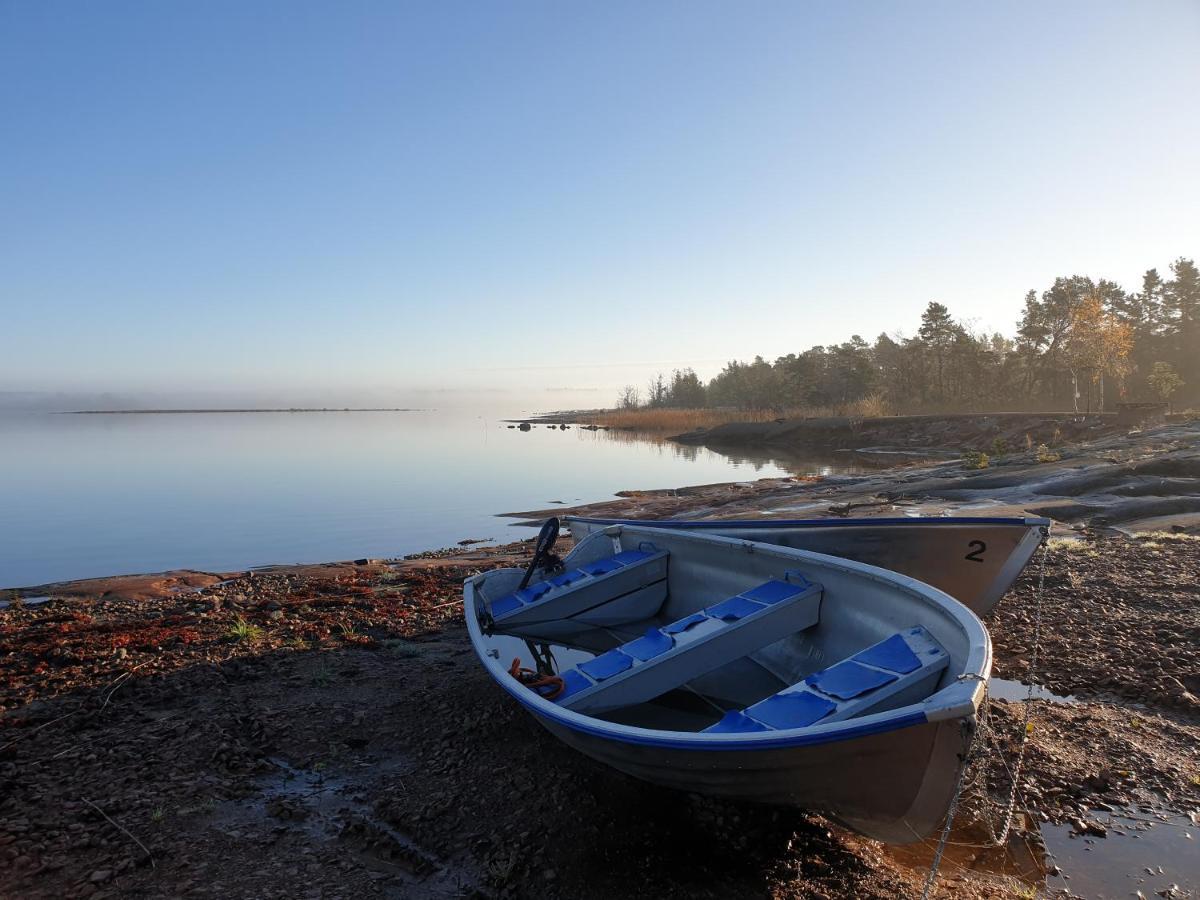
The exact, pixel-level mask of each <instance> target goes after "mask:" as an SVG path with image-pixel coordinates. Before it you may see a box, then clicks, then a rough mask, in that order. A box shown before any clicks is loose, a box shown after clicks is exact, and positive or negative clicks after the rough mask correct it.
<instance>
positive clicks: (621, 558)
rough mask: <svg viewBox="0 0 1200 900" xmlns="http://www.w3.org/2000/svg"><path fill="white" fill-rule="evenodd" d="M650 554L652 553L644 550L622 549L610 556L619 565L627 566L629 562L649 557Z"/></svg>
mask: <svg viewBox="0 0 1200 900" xmlns="http://www.w3.org/2000/svg"><path fill="white" fill-rule="evenodd" d="M651 555H652V554H650V553H648V552H647V551H645V550H622V551H621V552H620V553H618V554H617V555H616V556H614V557H612V558H613V559H614V560H615V561H616V562H618V563H620V564H621V565H623V566H627V565H629V564H630V563H635V562H640V561H641V560H643V559H649V558H650V556H651Z"/></svg>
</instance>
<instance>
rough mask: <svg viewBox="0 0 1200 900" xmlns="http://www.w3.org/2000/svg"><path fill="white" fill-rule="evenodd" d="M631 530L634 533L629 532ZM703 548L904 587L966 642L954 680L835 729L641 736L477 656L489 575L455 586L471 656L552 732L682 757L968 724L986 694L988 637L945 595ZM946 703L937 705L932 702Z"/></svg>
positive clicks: (788, 554) (883, 574) (766, 547)
mask: <svg viewBox="0 0 1200 900" xmlns="http://www.w3.org/2000/svg"><path fill="white" fill-rule="evenodd" d="M612 524H615V525H620V526H621V527H622V528H624V527H631V526H626V525H625V524H624V523H612ZM632 527H633V529H634V530H635V531H636V530H639V529H638V528H637V526H632ZM696 537H698V538H701V539H703V540H705V541H717V542H721V543H725V544H732V545H734V546H738V547H741V548H742V549H744V550H745V551H746V552H749V553H756V554H764V553H765V554H768V555H771V556H778V557H780V558H782V559H785V560H795V559H797V558H800V557H803V558H806V559H811V560H813V561H815V562H818V563H820V564H822V565H826V566H831V567H834V568H840V569H843V570H844V571H849V572H855V573H857V574H860V575H862V576H865V577H867V578H870V579H872V580H876V581H881V582H884V583H887V584H891V585H897V586H900V587H904V588H906V589H908V590H910V591H913V592H915V593H917V594H918V595H920V596H921V597H922V599H923V600H925V601H926V602H927V603H929V604H931V605H932V606H934V607H937V608H939V609H940V610H941V611H942V612H944V613H946V614H948V615H949V616H950V618H951V619H953V620H954V621H955V622H956V623H957V624H958V625H959V627H960V628H962V629H963V631H964V633H965V637H966V639H967V645H968V646H967V653H966V660H965V661H964V663H963V666H962V669H963V671H961V672H960V673H959V674H958V675H957V676H955V680H954V681H953V682H951V683H950V684H948V685H946V686H945V687H944V688H941V689H940V690H939V691H937V692H936V693H934V694H933V695H932V696H931V697H929V698H927V699H926V700H923V701H921V702H920V703H914V704H909V705H907V706H902V707H900V708H898V709H894V710H885V711H883V712H878V713H873V714H871V715H867V716H861V717H857V718H854V719H846V720H844V721H841V722H828V723H825V724H815V725H809V726H805V727H803V728H788V729H781V730H777V731H768V732H762V731H759V732H732V733H719V732H718V733H707V732H688V731H674V730H666V729H654V728H642V727H640V726H634V725H624V724H620V723H617V722H609V721H607V720H605V719H598V718H596V717H593V716H588V715H584V714H583V713H577V712H573V711H571V710H569V709H563V708H562V707H560V706H559V705H558V704H556V703H553V702H552V701H550V700H547V699H546V698H544V697H542V696H541V695H540V694H538V693H537V692H536V691H531V690H529V688H527V687H525V686H524V685H522V684H520V683H519V682H517V681H516V680H515V679H513V678H512V677H511V676H509V673H508V671H507V670H506V669H504V667H503V666H502V665H501V664H500V663H499V662H498V661H497V660H495V659H493V658H492V657H489V656H488V655H487V654H486V652H485V649H486V648H485V647H484V645H483V632H482V629H481V627H480V624H479V620H478V613H477V608H476V596H475V582H476V581H477V580H478V579H483V578H486V577H488V575H489V574H490V572H495V571H502V570H500V569H493V570H490V572H483V573H480V574H479V575H476V576H473V577H472V578H469V579H467V580H466V581H465V582H464V584H463V614H464V618H465V619H466V623H467V631H468V634H469V635H470V638H471V645H472V647H473V649H474V650H475V655H476V656H477V657H478V658H479V661H480V662H481V663H482V664H483V665H484V667H485V668H486V669H487V671H488V673H489V674H490V675H491V676H492V680H493V681H495V682H496V683H497V684H499V686H500V687H501V688H503V689H504V690H505V691H506V692H507V693H508V694H510V695H511V696H512V697H513V698H514V699H515V700H517V702H518V703H520V704H521V705H522V706H524V707H525V708H526V709H527V710H529V712H530V713H532V714H533V715H535V716H537V717H539V718H544V719H548V720H551V721H553V722H554V723H555V724H558V725H561V726H563V727H566V728H569V729H571V730H572V731H577V732H581V733H583V734H589V735H592V736H594V737H599V738H604V739H606V740H613V741H617V742H620V743H624V744H634V745H642V746H652V747H661V748H667V749H673V750H689V751H698V752H722V751H736V750H759V751H761V750H777V749H787V748H792V747H804V746H812V745H817V744H826V743H836V742H840V741H847V740H855V739H857V738H860V737H866V736H868V735H873V734H880V733H884V732H888V731H897V730H901V729H904V728H909V727H912V726H914V725H921V724H926V723H936V722H939V721H945V720H947V719H957V718H965V717H968V716H969V717H972V718H973V717H974V716H975V715H976V714H977V713H978V710H979V706H980V703H981V702H982V700H983V694H984V691H985V689H986V683H987V678H988V675H989V674H990V673H991V667H992V643H991V637H990V635H989V634H988V632H987V629H986V628H985V627H984V625H983V623H982V622H981V621H980V620H979V617H978V616H976V615H975V613H973V612H972V611H971V610H970V609H968V608H967V607H966V606H964V605H963V604H961V603H959V602H958V601H957V600H955V599H954V598H953V597H951V596H950V595H948V594H946V593H945V592H943V591H940V590H938V589H937V588H935V587H932V586H930V585H928V584H925V583H924V582H922V581H918V580H917V579H915V578H911V577H909V576H907V575H901V574H899V573H897V572H892V571H889V570H887V569H881V568H879V567H877V566H872V565H869V564H867V563H860V562H856V561H854V560H849V559H843V558H841V557H837V556H830V555H827V554H823V553H816V552H813V551H810V550H797V549H794V548H787V547H779V546H777V545H774V544H762V543H758V542H754V541H747V540H743V539H739V538H727V537H722V536H719V535H696ZM970 682H974V685H973V687H970V688H968V689H967V690H966V691H959V692H955V690H954V689H955V688H956V687H967V685H968V683H970ZM943 694H944V695H946V696H944V697H942V699H941V700H939V701H937V702H931V701H934V698H936V697H938V696H939V695H943Z"/></svg>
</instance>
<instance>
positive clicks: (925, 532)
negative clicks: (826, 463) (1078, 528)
mask: <svg viewBox="0 0 1200 900" xmlns="http://www.w3.org/2000/svg"><path fill="white" fill-rule="evenodd" d="M566 522H567V525H568V527H569V528H570V529H571V534H572V536H573V537H574V538H575V540H576V541H578V540H581V539H582V538H584V537H585V536H587V535H588V534H592V533H594V532H596V531H602V530H603V529H604V528H606V527H608V526H610V525H614V524H622V525H636V526H641V527H647V528H663V529H673V530H685V531H696V532H699V533H702V534H711V535H717V536H720V537H729V538H737V539H741V540H747V541H757V542H759V543H764V544H774V545H777V546H782V547H791V548H794V549H797V550H810V551H812V552H814V553H824V554H827V555H830V556H837V557H841V558H842V559H852V560H855V561H856V562H861V563H867V564H868V565H872V566H878V567H879V568H881V569H888V570H889V571H892V572H899V573H901V574H902V575H908V576H909V577H911V578H916V579H918V580H919V581H923V582H925V583H926V584H929V585H932V586H933V587H935V588H937V589H938V590H941V591H945V592H946V593H947V594H949V595H950V596H951V597H953V598H954V599H956V600H958V601H959V602H960V603H962V604H963V605H965V606H966V607H967V608H968V609H970V610H971V611H972V612H973V613H975V614H976V615H985V614H987V613H988V612H990V611H991V609H992V607H994V606H995V605H996V604H997V603H998V602H999V601H1000V598H1001V597H1003V596H1004V593H1005V592H1006V591H1007V590H1008V589H1009V588H1010V587H1011V586H1012V583H1013V582H1014V581H1016V579H1017V576H1019V575H1020V574H1021V572H1022V570H1023V569H1024V568H1025V566H1026V565H1027V564H1028V563H1029V560H1030V559H1031V558H1032V557H1033V554H1034V552H1035V551H1036V550H1037V548H1038V546H1039V545H1040V544H1041V542H1042V538H1043V536H1044V535H1045V533H1046V530H1047V529H1048V528H1049V527H1050V520H1049V519H1041V518H1034V517H1028V518H982V517H960V518H927V519H910V518H904V519H797V520H772V519H740V520H724V521H722V520H705V519H670V520H660V521H641V520H632V519H590V518H576V517H568V518H567V519H566Z"/></svg>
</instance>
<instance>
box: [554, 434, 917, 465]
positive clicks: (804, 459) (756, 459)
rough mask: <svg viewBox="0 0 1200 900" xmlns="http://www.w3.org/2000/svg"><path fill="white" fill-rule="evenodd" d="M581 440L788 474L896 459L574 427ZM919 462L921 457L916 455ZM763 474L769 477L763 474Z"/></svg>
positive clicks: (895, 462)
mask: <svg viewBox="0 0 1200 900" xmlns="http://www.w3.org/2000/svg"><path fill="white" fill-rule="evenodd" d="M572 428H573V429H574V430H575V431H576V433H577V434H578V436H579V438H580V439H581V440H592V441H607V442H616V443H620V444H631V445H637V446H639V447H643V448H647V449H648V450H652V451H654V452H657V453H659V454H670V455H671V456H673V457H674V458H676V459H680V460H685V461H687V462H696V461H701V460H702V461H707V462H718V463H719V462H721V461H724V462H728V463H729V464H732V465H733V466H735V467H738V468H741V469H749V470H750V471H752V472H755V473H756V474H758V473H763V472H765V471H767V470H769V469H772V468H775V469H781V470H783V471H784V472H787V473H788V474H789V475H792V476H795V477H800V476H807V475H865V474H869V473H871V472H878V471H880V470H882V469H888V468H893V467H894V466H895V465H896V464H897V462H898V461H897V460H896V459H895V458H892V457H882V458H873V457H872V456H871V455H870V454H861V453H858V452H856V451H853V450H846V451H827V450H826V451H817V450H813V451H806V452H804V453H789V452H787V451H783V450H780V449H777V448H768V447H762V448H755V447H736V448H732V447H720V448H712V447H702V446H697V445H694V444H680V443H676V442H675V441H672V440H669V439H668V438H665V437H655V436H654V435H647V434H644V433H637V432H631V431H618V430H607V431H606V430H598V431H590V430H587V429H583V428H576V427H575V426H572ZM916 459H917V460H918V461H919V459H920V458H919V457H917V458H916ZM913 461H914V459H913V458H907V457H906V458H905V459H903V460H902V462H906V463H908V462H913ZM760 477H767V476H765V475H760Z"/></svg>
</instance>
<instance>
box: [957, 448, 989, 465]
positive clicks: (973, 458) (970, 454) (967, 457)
mask: <svg viewBox="0 0 1200 900" xmlns="http://www.w3.org/2000/svg"><path fill="white" fill-rule="evenodd" d="M962 461H963V468H964V469H986V468H987V467H988V464H989V463H990V462H991V460H990V459H988V455H987V454H986V453H981V452H980V451H978V450H964V451H963V455H962Z"/></svg>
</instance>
